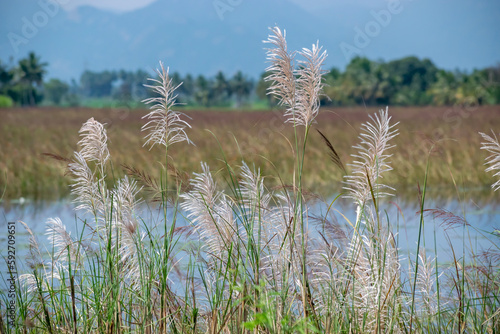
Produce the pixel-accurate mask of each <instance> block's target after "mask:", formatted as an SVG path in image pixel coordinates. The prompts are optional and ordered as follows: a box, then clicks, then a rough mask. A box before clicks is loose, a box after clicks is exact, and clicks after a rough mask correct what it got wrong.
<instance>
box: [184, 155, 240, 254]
mask: <svg viewBox="0 0 500 334" xmlns="http://www.w3.org/2000/svg"><path fill="white" fill-rule="evenodd" d="M201 166H202V169H203V172H202V173H195V178H194V179H193V180H192V181H191V186H192V187H193V189H192V190H191V191H190V192H188V193H186V194H183V195H181V197H182V198H183V199H184V202H183V203H182V204H181V208H182V209H183V210H185V211H186V212H187V213H188V215H187V217H188V218H189V219H190V220H191V222H192V223H193V225H194V227H195V230H196V231H197V232H198V233H199V234H200V237H201V239H202V240H203V241H204V242H205V243H206V245H207V247H208V250H209V252H210V253H211V255H212V256H214V257H216V258H219V259H224V258H225V257H226V255H227V251H228V250H229V248H230V245H231V243H232V242H237V240H238V238H237V234H240V237H241V233H242V231H238V230H237V227H236V226H234V221H233V210H232V206H231V204H230V203H229V202H228V200H227V198H226V196H225V194H224V193H223V192H221V191H218V190H217V185H216V183H215V181H214V180H213V178H212V174H211V173H210V169H209V167H208V165H207V164H206V163H202V165H201Z"/></svg>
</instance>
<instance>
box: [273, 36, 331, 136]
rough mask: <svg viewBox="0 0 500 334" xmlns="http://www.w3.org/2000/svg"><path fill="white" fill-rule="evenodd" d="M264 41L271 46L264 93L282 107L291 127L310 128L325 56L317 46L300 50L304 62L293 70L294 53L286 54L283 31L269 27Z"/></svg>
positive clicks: (321, 83)
mask: <svg viewBox="0 0 500 334" xmlns="http://www.w3.org/2000/svg"><path fill="white" fill-rule="evenodd" d="M270 30H271V34H270V35H269V37H268V39H267V41H264V43H269V44H271V45H272V46H273V47H272V48H269V49H267V60H268V61H269V62H270V63H271V65H270V66H269V67H268V68H267V69H266V71H268V72H270V74H269V75H268V76H267V77H266V78H265V80H266V81H270V82H272V84H271V86H270V87H269V92H268V94H272V95H275V96H276V97H277V98H278V100H279V104H280V105H283V106H285V107H286V108H287V109H286V112H285V114H284V115H285V117H287V120H286V122H290V123H293V125H294V126H298V125H303V126H305V127H307V126H310V125H311V123H313V122H314V119H315V118H316V116H317V115H318V112H319V106H320V103H319V96H320V95H321V92H322V90H323V86H324V83H323V73H325V71H324V70H323V69H322V66H323V63H324V61H325V59H326V57H327V53H326V51H322V47H319V45H318V43H316V44H313V46H312V49H307V48H303V49H302V51H300V52H299V55H301V56H302V57H303V58H304V60H300V61H299V66H300V67H299V69H298V70H296V69H295V52H292V53H289V52H288V50H287V43H286V32H285V31H283V33H282V32H281V30H280V29H279V28H278V27H274V28H271V29H270Z"/></svg>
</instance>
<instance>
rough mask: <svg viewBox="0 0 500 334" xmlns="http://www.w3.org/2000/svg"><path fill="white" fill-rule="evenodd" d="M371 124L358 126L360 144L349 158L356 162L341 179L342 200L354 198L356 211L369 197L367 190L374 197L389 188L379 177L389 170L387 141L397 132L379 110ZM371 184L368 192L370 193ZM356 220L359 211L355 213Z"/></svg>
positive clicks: (382, 194)
mask: <svg viewBox="0 0 500 334" xmlns="http://www.w3.org/2000/svg"><path fill="white" fill-rule="evenodd" d="M370 119H371V120H372V122H367V123H364V124H363V125H362V128H363V132H362V133H361V134H360V136H359V138H360V140H361V143H360V144H358V145H357V146H355V147H354V148H355V149H357V150H358V152H357V154H353V155H352V157H353V158H355V159H357V160H355V161H354V162H353V163H352V164H350V166H352V168H353V171H352V175H347V176H345V181H344V184H345V186H344V189H345V190H347V192H348V193H347V195H346V196H345V197H346V198H351V199H354V201H355V202H356V204H358V211H359V210H360V208H363V209H364V204H365V203H366V202H367V201H368V200H369V199H370V198H371V190H373V193H374V194H375V195H376V196H377V197H382V196H384V195H390V193H389V191H391V190H394V189H393V188H391V187H389V186H387V185H384V184H382V183H380V179H381V178H382V174H383V173H384V172H387V171H390V170H392V167H391V166H390V165H389V161H388V158H389V157H391V156H392V155H389V154H387V153H386V151H387V150H389V149H390V148H392V147H394V145H390V144H389V141H390V140H391V139H392V138H394V137H395V136H397V134H398V132H397V130H395V129H393V128H394V126H396V125H397V124H398V123H396V124H392V125H391V124H390V120H391V117H389V114H388V108H386V110H385V111H384V110H380V111H379V114H375V117H372V116H370ZM370 184H371V190H370ZM358 219H359V212H358Z"/></svg>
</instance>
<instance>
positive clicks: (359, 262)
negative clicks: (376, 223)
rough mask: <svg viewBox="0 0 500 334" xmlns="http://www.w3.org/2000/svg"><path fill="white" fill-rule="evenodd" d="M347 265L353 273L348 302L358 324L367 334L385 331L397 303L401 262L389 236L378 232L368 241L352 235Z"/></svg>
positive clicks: (362, 236) (391, 237)
mask: <svg viewBox="0 0 500 334" xmlns="http://www.w3.org/2000/svg"><path fill="white" fill-rule="evenodd" d="M383 234H385V235H383ZM346 264H347V268H349V270H350V271H351V272H352V281H353V283H352V286H350V298H352V301H351V302H352V303H353V305H354V307H355V308H356V309H358V310H359V314H360V317H359V319H358V322H359V324H362V323H365V327H364V330H365V331H366V332H374V331H376V329H377V328H382V329H383V331H384V328H386V326H389V324H390V321H391V313H392V312H394V310H395V309H397V307H398V306H397V304H398V303H400V299H399V298H398V297H397V295H396V294H397V292H398V290H399V287H400V276H399V272H400V261H399V258H398V252H397V248H395V247H394V244H393V236H392V234H390V233H382V232H379V234H378V235H377V236H372V237H368V236H366V235H360V234H358V233H355V234H354V235H353V238H352V240H351V242H350V244H349V247H348V253H347V259H346ZM391 310H392V311H391ZM379 321H380V322H379ZM378 322H379V323H378Z"/></svg>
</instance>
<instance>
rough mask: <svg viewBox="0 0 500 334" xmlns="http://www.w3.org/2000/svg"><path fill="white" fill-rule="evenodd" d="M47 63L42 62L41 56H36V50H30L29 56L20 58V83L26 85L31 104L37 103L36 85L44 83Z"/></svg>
mask: <svg viewBox="0 0 500 334" xmlns="http://www.w3.org/2000/svg"><path fill="white" fill-rule="evenodd" d="M47 65H48V64H47V63H41V62H40V57H38V56H36V55H35V53H34V52H30V53H29V55H28V57H27V58H24V59H21V60H19V68H18V71H19V73H18V74H19V83H21V84H22V85H23V86H24V88H25V92H26V95H27V97H28V103H29V104H30V105H35V103H36V101H35V86H40V85H41V84H42V82H43V76H44V75H45V73H46V71H45V67H47Z"/></svg>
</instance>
